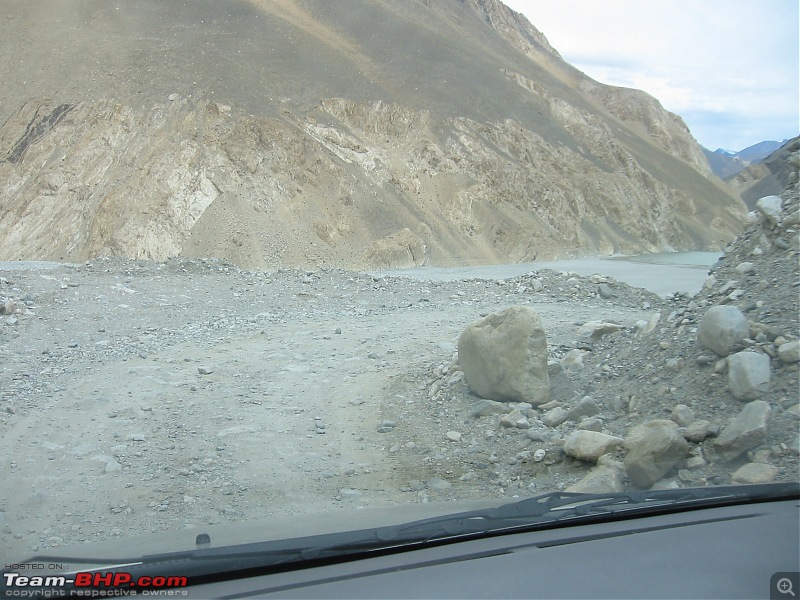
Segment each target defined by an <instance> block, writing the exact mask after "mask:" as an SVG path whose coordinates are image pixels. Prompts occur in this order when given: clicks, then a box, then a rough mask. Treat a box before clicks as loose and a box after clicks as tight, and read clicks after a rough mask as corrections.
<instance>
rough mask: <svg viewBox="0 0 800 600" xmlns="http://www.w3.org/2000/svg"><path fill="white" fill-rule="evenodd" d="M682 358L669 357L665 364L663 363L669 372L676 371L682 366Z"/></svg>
mask: <svg viewBox="0 0 800 600" xmlns="http://www.w3.org/2000/svg"><path fill="white" fill-rule="evenodd" d="M684 364H685V363H684V360H683V359H682V358H670V359H669V360H668V361H667V363H666V365H664V366H665V367H666V369H667V371H669V372H670V373H677V372H678V371H680V370H681V369H683V366H684Z"/></svg>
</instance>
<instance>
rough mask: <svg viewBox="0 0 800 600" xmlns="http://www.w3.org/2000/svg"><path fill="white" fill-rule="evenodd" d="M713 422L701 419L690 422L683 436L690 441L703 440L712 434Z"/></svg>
mask: <svg viewBox="0 0 800 600" xmlns="http://www.w3.org/2000/svg"><path fill="white" fill-rule="evenodd" d="M710 426H711V422H710V421H706V420H705V419H701V420H699V421H695V422H694V423H690V424H689V425H688V426H687V427H686V429H685V430H684V432H683V437H684V438H686V439H687V440H689V441H690V442H702V441H703V440H704V439H706V438H707V437H708V436H710V435H711V429H710Z"/></svg>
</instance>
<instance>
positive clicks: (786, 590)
mask: <svg viewBox="0 0 800 600" xmlns="http://www.w3.org/2000/svg"><path fill="white" fill-rule="evenodd" d="M775 587H777V588H778V591H779V592H780V593H781V594H791V595H792V597H793V598H794V597H795V593H794V592H793V591H792V580H791V579H789V578H788V577H783V578H781V579H778V583H776V584H775Z"/></svg>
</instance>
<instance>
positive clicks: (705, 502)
mask: <svg viewBox="0 0 800 600" xmlns="http://www.w3.org/2000/svg"><path fill="white" fill-rule="evenodd" d="M787 499H800V483H786V484H764V485H732V486H713V487H704V488H678V489H672V490H651V491H629V492H609V493H606V494H583V493H574V492H552V493H548V494H543V495H540V496H535V497H533V498H528V499H524V500H520V501H517V502H512V503H509V504H504V505H501V506H499V507H497V508H490V509H480V510H473V511H466V512H461V513H455V514H452V515H445V516H441V517H432V518H428V519H422V520H418V521H412V522H409V523H406V524H402V525H394V526H386V527H378V528H373V529H362V530H356V531H348V532H340V533H330V534H321V535H315V536H308V537H303V538H294V539H284V540H273V541H267V542H256V543H250V544H240V545H235V546H226V547H221V548H213V547H212V548H202V549H193V550H186V551H179V552H168V553H161V554H154V555H147V556H142V557H138V558H120V559H116V560H115V561H114V564H115V565H121V564H123V563H124V564H125V567H126V569H128V570H129V571H130V570H131V569H139V568H142V569H145V568H146V569H148V571H147V572H148V574H151V575H152V573H153V567H154V566H157V565H168V568H169V569H171V570H172V571H171V572H173V573H174V572H175V568H176V567H187V568H188V569H189V570H191V571H193V572H195V573H198V574H200V573H202V574H203V575H207V574H209V573H212V572H223V571H230V570H236V571H242V570H245V569H252V568H265V567H271V566H284V567H285V566H287V565H293V564H296V563H297V564H302V563H308V562H314V561H319V560H326V559H335V558H341V557H352V558H357V557H358V556H359V555H363V554H374V553H378V552H390V551H392V550H395V549H400V548H402V549H412V548H415V547H422V546H425V545H429V544H432V543H437V542H449V541H458V540H461V539H465V538H474V537H482V536H485V535H499V534H504V533H515V532H519V531H531V530H535V529H544V528H551V527H554V526H559V525H561V524H577V522H587V521H595V520H603V519H608V518H614V519H617V518H629V517H634V516H635V517H639V516H645V515H648V514H658V513H662V512H675V511H680V510H691V509H697V508H703V507H708V506H724V505H732V504H747V503H754V502H762V501H774V500H787ZM31 560H35V561H40V562H62V563H75V564H100V565H104V567H103V570H104V571H108V570H110V569H113V568H114V566H113V565H110V564H109V561H108V559H107V558H105V559H101V558H94V559H92V558H76V559H73V558H69V557H64V556H37V557H35V558H34V559H31ZM186 574H187V575H188V574H190V573H186Z"/></svg>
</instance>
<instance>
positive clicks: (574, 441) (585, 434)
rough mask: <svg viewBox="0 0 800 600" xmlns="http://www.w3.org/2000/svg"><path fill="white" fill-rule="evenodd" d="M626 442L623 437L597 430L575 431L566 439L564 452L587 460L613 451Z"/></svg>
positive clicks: (594, 460) (595, 459)
mask: <svg viewBox="0 0 800 600" xmlns="http://www.w3.org/2000/svg"><path fill="white" fill-rule="evenodd" d="M623 444H624V440H623V439H622V438H618V437H615V436H613V435H607V434H605V433H598V432H596V431H575V432H574V433H572V434H570V436H569V437H568V438H567V439H566V440H565V441H564V453H565V454H567V455H569V456H572V457H574V458H577V459H580V460H585V461H587V462H597V459H598V458H600V457H601V456H603V455H604V454H608V453H609V452H613V451H614V450H616V449H617V448H619V447H621V446H622V445H623Z"/></svg>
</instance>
